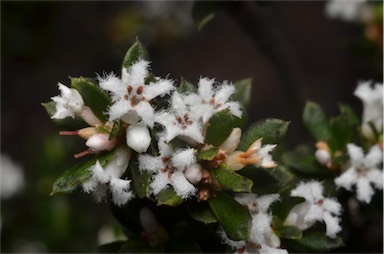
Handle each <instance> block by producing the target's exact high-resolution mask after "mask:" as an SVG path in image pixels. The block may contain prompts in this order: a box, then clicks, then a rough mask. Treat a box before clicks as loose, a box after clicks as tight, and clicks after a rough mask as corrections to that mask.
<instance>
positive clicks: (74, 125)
mask: <svg viewBox="0 0 384 254" xmlns="http://www.w3.org/2000/svg"><path fill="white" fill-rule="evenodd" d="M41 105H42V106H43V107H44V109H45V111H46V112H47V114H48V115H49V117H52V116H53V115H54V114H55V113H56V102H54V101H50V102H47V103H41ZM51 120H52V122H53V123H55V124H56V125H57V126H59V127H60V128H63V129H68V130H77V129H80V128H83V127H85V126H88V124H87V123H86V122H84V121H83V119H81V118H77V117H76V118H72V117H66V118H64V119H51Z"/></svg>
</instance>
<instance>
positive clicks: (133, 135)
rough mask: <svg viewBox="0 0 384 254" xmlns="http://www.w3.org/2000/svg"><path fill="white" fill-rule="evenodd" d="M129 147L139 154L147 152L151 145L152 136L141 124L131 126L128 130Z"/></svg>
mask: <svg viewBox="0 0 384 254" xmlns="http://www.w3.org/2000/svg"><path fill="white" fill-rule="evenodd" d="M126 138H127V145H128V146H129V147H130V148H132V149H133V150H135V151H136V152H138V153H143V152H145V151H147V149H148V147H149V145H150V144H151V135H150V134H149V131H148V129H147V127H145V126H144V125H141V124H137V125H131V126H129V127H128V128H127V134H126Z"/></svg>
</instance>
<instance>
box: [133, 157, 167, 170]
mask: <svg viewBox="0 0 384 254" xmlns="http://www.w3.org/2000/svg"><path fill="white" fill-rule="evenodd" d="M138 160H139V169H140V170H141V171H148V172H153V173H155V172H157V171H159V170H160V169H161V168H162V167H163V166H164V163H163V162H162V161H161V158H159V157H153V156H150V155H147V154H144V155H139V156H138Z"/></svg>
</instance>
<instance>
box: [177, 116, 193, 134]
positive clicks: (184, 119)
mask: <svg viewBox="0 0 384 254" xmlns="http://www.w3.org/2000/svg"><path fill="white" fill-rule="evenodd" d="M175 119H176V122H177V123H178V124H179V126H180V128H181V129H182V130H185V129H186V128H188V126H190V125H192V124H193V121H192V120H191V119H190V118H189V114H188V113H185V114H184V115H183V116H179V115H176V116H175Z"/></svg>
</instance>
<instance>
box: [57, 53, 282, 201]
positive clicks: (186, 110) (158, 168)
mask: <svg viewBox="0 0 384 254" xmlns="http://www.w3.org/2000/svg"><path fill="white" fill-rule="evenodd" d="M98 80H99V86H100V88H101V89H102V90H104V91H106V92H107V93H108V95H109V96H110V99H111V102H112V104H111V106H110V107H109V109H108V111H107V112H104V113H105V115H106V117H107V119H108V121H107V122H106V123H103V122H102V121H101V120H99V119H98V118H97V117H96V116H95V114H94V113H93V112H92V110H91V109H90V108H89V107H88V106H86V105H85V103H84V100H83V98H82V97H81V95H80V93H79V92H78V91H77V90H76V89H73V88H68V87H66V86H64V85H62V84H59V89H60V91H61V96H56V97H53V98H52V100H53V101H54V102H55V103H56V112H55V114H54V115H53V116H52V117H51V118H52V119H64V118H66V117H72V118H76V117H78V118H82V119H83V120H84V121H85V122H86V123H88V124H89V125H90V127H87V128H84V129H81V130H78V131H62V132H60V133H61V135H78V136H80V137H82V138H84V139H86V143H85V144H86V146H88V149H87V150H86V151H84V152H81V153H79V154H76V155H75V157H81V156H84V155H86V154H90V153H99V152H101V151H111V150H112V149H114V148H116V147H118V149H117V152H115V155H114V158H113V159H112V160H111V161H110V162H109V163H108V164H107V165H105V166H104V168H103V167H102V166H101V164H100V163H99V162H97V163H96V164H95V165H94V166H93V167H92V169H91V171H92V177H91V178H90V179H89V180H88V182H86V183H85V184H84V185H83V187H84V191H85V192H87V193H91V192H92V193H94V195H95V197H96V199H97V200H98V201H100V200H102V199H103V198H104V197H105V196H106V195H107V193H108V191H109V192H110V193H111V194H112V198H113V201H114V203H115V204H116V205H119V206H120V205H124V204H125V203H126V202H127V201H128V200H130V199H131V198H133V196H134V194H133V193H132V191H131V190H130V180H127V179H120V178H121V176H122V175H123V174H124V172H125V170H126V168H127V166H128V163H129V160H130V157H131V150H134V151H135V152H137V154H138V155H137V158H138V162H139V166H138V167H139V170H140V171H141V172H148V173H149V174H150V175H151V183H150V185H149V186H150V190H151V193H152V194H153V195H155V196H156V195H157V194H158V193H160V192H161V191H162V190H164V189H166V188H169V187H172V188H173V189H174V190H175V192H176V194H177V195H178V196H180V197H182V198H183V199H187V198H189V197H191V196H196V194H198V189H197V185H198V184H199V182H200V181H203V180H204V177H205V178H206V177H207V174H206V172H207V170H205V169H204V168H203V167H202V165H200V164H199V163H198V161H197V159H196V151H197V150H199V149H200V150H204V149H209V148H210V147H211V145H210V144H206V143H205V135H206V131H207V125H208V122H209V120H210V118H211V117H212V116H213V115H214V114H215V113H217V112H220V111H222V110H227V111H228V112H230V114H232V115H234V116H236V117H238V118H241V117H242V110H241V106H240V104H239V102H237V101H233V100H231V96H232V95H233V93H234V92H235V87H234V85H233V84H231V83H229V82H227V81H224V83H223V84H217V83H216V82H215V80H214V79H208V78H200V80H199V82H198V86H197V92H183V93H182V92H179V91H177V86H176V85H175V84H174V82H173V81H172V80H169V79H163V78H159V77H153V76H152V75H151V74H150V70H149V62H148V61H146V60H138V61H137V62H135V63H134V64H133V65H131V66H130V67H129V68H125V67H123V69H122V75H121V78H119V77H117V76H116V75H115V74H113V73H111V74H109V75H106V76H105V77H98ZM164 97H167V98H169V99H168V104H167V106H161V107H160V106H158V105H156V101H158V100H159V99H162V98H164ZM115 122H118V123H119V124H121V126H122V128H123V129H124V131H125V141H126V142H124V143H122V142H121V139H119V138H116V137H113V138H111V137H110V134H111V132H112V129H113V125H114V123H115ZM155 125H156V126H155ZM154 127H156V128H157V130H159V129H160V130H159V131H156V132H154V131H153V128H154ZM151 133H152V134H151ZM176 137H177V138H179V139H180V140H183V141H184V142H186V144H188V147H186V148H183V149H181V148H180V149H174V148H172V147H171V146H170V144H169V142H171V141H172V140H173V139H174V138H176ZM240 137H241V129H240V128H235V129H233V131H232V133H231V134H230V135H229V136H228V138H227V140H226V141H224V142H223V144H222V145H221V146H220V147H219V153H220V154H221V155H222V158H221V159H220V160H222V161H225V162H226V163H227V164H228V165H229V166H230V167H231V168H232V169H233V170H239V169H241V168H243V167H244V166H246V165H249V164H254V165H256V166H258V167H265V168H273V167H275V166H276V163H275V162H274V161H273V159H272V156H271V155H270V154H269V153H270V152H271V151H272V150H273V149H274V148H275V146H276V145H269V144H267V145H264V146H263V145H262V139H258V140H257V141H255V142H254V143H253V144H252V145H251V146H250V147H249V149H248V150H247V151H245V152H243V151H235V150H236V148H237V145H238V144H239V141H240ZM151 144H155V146H157V147H158V153H157V154H153V152H152V153H148V152H147V151H148V148H149V147H150V145H151ZM122 147H123V148H122ZM208 175H209V174H208ZM205 180H207V179H205Z"/></svg>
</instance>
